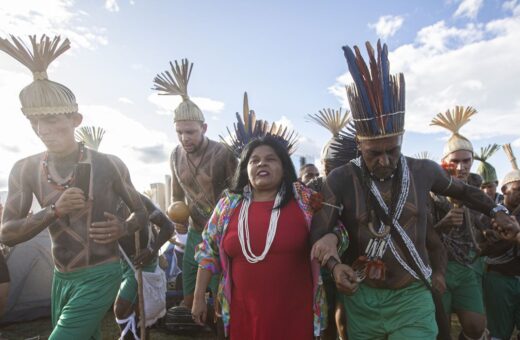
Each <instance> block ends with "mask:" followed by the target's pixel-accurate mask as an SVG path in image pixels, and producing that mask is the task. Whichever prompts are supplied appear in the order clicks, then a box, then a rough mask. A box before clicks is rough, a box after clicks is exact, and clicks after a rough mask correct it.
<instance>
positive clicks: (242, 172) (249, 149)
mask: <svg viewBox="0 0 520 340" xmlns="http://www.w3.org/2000/svg"><path fill="white" fill-rule="evenodd" d="M262 145H267V146H269V147H271V148H272V149H273V150H274V152H275V153H276V155H277V156H278V158H280V161H281V162H282V173H283V176H282V184H281V187H283V188H285V193H284V195H283V197H282V201H281V202H280V205H279V206H278V207H274V208H275V209H277V208H283V207H284V206H285V205H286V204H287V203H289V201H290V200H291V198H292V197H294V191H293V183H294V182H296V180H297V177H296V170H295V169H294V164H293V162H292V160H291V157H290V156H289V152H287V149H286V148H285V147H284V146H283V145H282V144H281V143H280V142H279V141H277V140H276V138H273V137H271V136H264V137H260V138H255V139H253V140H251V141H250V142H249V143H248V144H247V145H246V146H245V148H244V150H243V151H242V154H241V155H240V160H239V162H238V167H237V169H236V171H235V175H234V176H233V182H232V184H231V188H230V191H231V192H234V193H237V194H243V193H244V187H245V186H246V185H247V184H248V183H249V178H248V176H247V163H249V158H251V154H252V153H253V151H254V150H255V149H256V148H257V147H259V146H262Z"/></svg>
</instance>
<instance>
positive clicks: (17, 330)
mask: <svg viewBox="0 0 520 340" xmlns="http://www.w3.org/2000/svg"><path fill="white" fill-rule="evenodd" d="M51 331H52V327H51V319H50V318H43V319H38V320H35V321H31V322H23V323H15V324H11V325H8V326H5V327H2V328H0V334H1V335H0V340H4V339H8V340H18V339H28V338H29V339H30V338H34V339H38V336H39V337H40V338H39V339H42V340H43V339H47V338H48V336H49V335H50V333H51ZM101 334H103V340H105V339H106V340H113V339H118V338H119V334H120V333H119V328H118V327H117V324H116V322H115V321H114V314H113V313H112V312H108V313H107V314H106V315H105V318H104V319H103V323H102V326H101ZM148 338H149V339H153V340H166V339H174V340H188V339H190V340H193V339H204V340H210V339H216V338H215V337H214V336H213V335H212V334H210V333H204V334H200V335H198V336H196V337H193V336H190V337H188V336H181V335H174V334H171V333H167V332H166V331H163V330H162V329H159V328H152V329H151V330H150V335H149V337H148Z"/></svg>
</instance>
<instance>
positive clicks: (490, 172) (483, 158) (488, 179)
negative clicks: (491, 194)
mask: <svg viewBox="0 0 520 340" xmlns="http://www.w3.org/2000/svg"><path fill="white" fill-rule="evenodd" d="M498 149H500V145H498V144H489V145H488V146H486V147H481V148H480V153H479V154H475V155H474V157H475V159H476V160H478V161H480V164H479V166H478V168H477V173H478V174H479V175H480V177H482V184H488V183H493V182H498V178H497V172H496V170H495V168H494V167H493V165H491V164H490V163H488V161H487V160H488V159H489V158H490V157H491V156H493V155H494V154H495V153H496V152H497V151H498Z"/></svg>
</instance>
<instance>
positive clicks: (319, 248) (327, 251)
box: [311, 233, 339, 266]
mask: <svg viewBox="0 0 520 340" xmlns="http://www.w3.org/2000/svg"><path fill="white" fill-rule="evenodd" d="M331 257H334V258H336V260H338V261H339V255H338V237H337V236H336V235H335V234H333V233H329V234H326V235H324V236H323V237H322V238H320V239H319V240H318V241H316V243H314V245H313V246H312V249H311V260H313V259H317V260H318V261H320V263H321V265H322V266H324V265H325V264H326V263H327V261H328V260H329V258H331Z"/></svg>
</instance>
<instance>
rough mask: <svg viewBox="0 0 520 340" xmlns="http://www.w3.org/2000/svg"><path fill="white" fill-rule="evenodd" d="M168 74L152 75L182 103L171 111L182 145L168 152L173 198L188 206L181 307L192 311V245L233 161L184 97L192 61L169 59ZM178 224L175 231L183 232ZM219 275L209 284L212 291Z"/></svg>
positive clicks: (228, 176) (199, 239)
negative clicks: (178, 96) (180, 99)
mask: <svg viewBox="0 0 520 340" xmlns="http://www.w3.org/2000/svg"><path fill="white" fill-rule="evenodd" d="M170 65H171V72H172V73H173V76H174V77H172V75H171V73H170V72H169V71H166V72H164V73H162V74H160V75H157V77H156V78H155V79H154V83H155V87H154V89H155V90H157V91H161V92H162V93H163V94H167V95H180V96H181V97H182V102H181V103H180V104H179V106H177V108H176V109H175V111H174V118H173V121H174V124H175V131H176V132H177V137H178V138H179V142H180V145H178V146H177V147H176V148H175V149H174V150H173V152H172V154H171V157H170V166H171V170H172V199H173V201H186V203H187V204H188V207H189V209H190V225H189V229H188V239H187V242H186V249H185V253H184V258H183V263H182V283H183V290H184V305H185V306H186V307H187V308H188V309H190V310H191V306H192V303H193V292H194V290H195V281H196V277H197V269H198V263H197V262H196V261H195V259H194V255H195V246H196V245H197V244H199V243H200V242H202V236H201V233H202V230H203V229H204V226H205V225H206V222H207V221H208V219H209V217H210V216H211V213H212V212H213V208H214V207H215V204H216V203H217V201H218V199H219V198H220V194H221V193H222V191H223V190H224V189H226V188H227V187H228V186H229V184H230V181H231V178H232V177H233V174H234V172H235V169H236V166H237V160H236V158H235V156H234V155H233V153H231V151H229V150H228V149H227V148H226V147H225V146H224V145H223V144H221V143H218V142H215V141H212V140H210V139H209V138H207V137H206V136H205V133H206V130H207V128H208V125H207V124H206V123H205V121H204V114H203V113H202V111H201V110H200V109H199V107H198V106H197V105H196V104H195V103H194V102H192V101H191V100H190V98H189V97H188V92H187V86H188V81H189V78H190V75H191V70H192V68H193V64H190V63H189V62H188V60H187V59H183V60H182V61H181V64H180V65H179V63H178V62H177V61H175V66H174V65H173V64H172V63H170ZM181 227H182V226H179V225H176V228H178V229H177V232H178V233H180V234H185V233H186V230H185V228H184V230H183V229H182V228H181ZM216 286H217V278H216V277H215V278H213V280H212V284H211V285H210V287H211V288H212V290H213V292H214V293H216Z"/></svg>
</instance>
